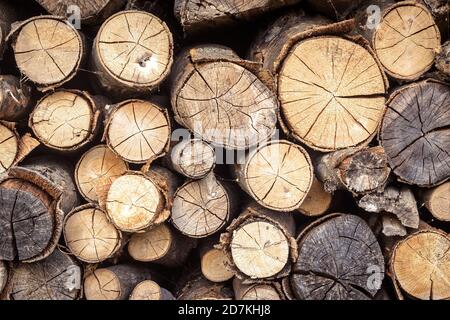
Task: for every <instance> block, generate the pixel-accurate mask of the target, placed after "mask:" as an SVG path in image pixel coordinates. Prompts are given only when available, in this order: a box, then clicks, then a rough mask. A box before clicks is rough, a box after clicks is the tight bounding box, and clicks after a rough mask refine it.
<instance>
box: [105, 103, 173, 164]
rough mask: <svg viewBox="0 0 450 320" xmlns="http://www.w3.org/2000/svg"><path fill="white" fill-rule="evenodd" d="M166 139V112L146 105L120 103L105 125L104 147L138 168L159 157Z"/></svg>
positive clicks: (154, 106)
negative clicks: (138, 165)
mask: <svg viewBox="0 0 450 320" xmlns="http://www.w3.org/2000/svg"><path fill="white" fill-rule="evenodd" d="M169 138H170V121H169V116H168V113H167V110H166V109H162V108H160V107H158V106H157V105H155V104H153V103H151V102H148V101H143V100H136V99H134V100H127V101H123V102H121V103H119V104H118V105H117V106H115V108H114V109H113V111H112V112H111V114H110V115H109V117H108V120H107V122H106V128H105V140H106V143H107V145H108V146H109V147H110V148H111V150H112V151H113V152H114V153H115V154H117V155H118V156H120V157H121V158H122V159H124V160H125V161H127V162H131V163H139V164H141V163H145V162H151V161H153V160H154V159H156V158H158V157H160V156H162V155H163V154H164V153H165V152H166V151H167V148H168V145H169V140H170V139H169Z"/></svg>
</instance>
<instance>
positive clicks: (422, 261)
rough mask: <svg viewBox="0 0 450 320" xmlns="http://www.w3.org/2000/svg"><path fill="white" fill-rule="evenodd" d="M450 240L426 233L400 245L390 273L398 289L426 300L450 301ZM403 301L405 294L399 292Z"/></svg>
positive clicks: (432, 233) (425, 231) (441, 235)
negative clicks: (449, 299)
mask: <svg viewBox="0 0 450 320" xmlns="http://www.w3.org/2000/svg"><path fill="white" fill-rule="evenodd" d="M449 270H450V238H449V236H448V235H447V234H445V233H442V232H438V231H434V230H424V231H419V232H416V233H414V234H412V235H410V236H409V237H407V238H406V239H404V240H402V241H400V242H399V243H398V244H397V245H396V246H395V248H394V251H393V254H392V257H391V261H390V271H391V274H392V280H393V281H394V284H395V285H396V288H397V289H398V288H401V289H402V290H403V292H406V294H407V295H408V296H411V297H413V298H416V299H422V300H441V299H442V300H447V299H448V298H449V297H450V274H449V272H448V271H449ZM397 293H398V294H399V297H400V298H401V299H402V298H403V295H402V292H401V291H399V290H397Z"/></svg>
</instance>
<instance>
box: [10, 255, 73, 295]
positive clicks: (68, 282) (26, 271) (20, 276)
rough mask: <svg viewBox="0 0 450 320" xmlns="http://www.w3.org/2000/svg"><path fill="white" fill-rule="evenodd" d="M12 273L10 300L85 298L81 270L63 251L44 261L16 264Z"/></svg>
mask: <svg viewBox="0 0 450 320" xmlns="http://www.w3.org/2000/svg"><path fill="white" fill-rule="evenodd" d="M10 273H11V275H10V278H9V281H8V284H7V287H6V288H5V295H6V298H7V299H8V300H76V299H78V298H79V297H80V295H81V279H82V271H81V268H80V267H79V266H78V264H77V262H76V261H75V259H73V258H72V257H71V256H69V255H67V254H64V253H63V252H61V251H60V250H59V249H57V250H55V251H54V252H53V253H52V254H51V255H50V256H49V257H47V258H46V259H44V260H42V261H38V262H34V263H16V264H15V265H14V266H13V267H12V268H11V270H10Z"/></svg>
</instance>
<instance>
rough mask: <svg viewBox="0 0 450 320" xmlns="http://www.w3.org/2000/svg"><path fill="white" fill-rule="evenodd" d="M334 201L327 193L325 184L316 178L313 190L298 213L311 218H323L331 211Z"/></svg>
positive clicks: (312, 186)
mask: <svg viewBox="0 0 450 320" xmlns="http://www.w3.org/2000/svg"><path fill="white" fill-rule="evenodd" d="M332 200H333V195H332V194H331V193H329V192H326V191H325V189H324V185H323V183H322V182H320V181H319V180H318V179H316V178H314V179H313V182H312V185H311V189H310V190H309V192H308V193H307V195H306V198H305V200H304V201H303V203H302V204H301V206H300V208H298V211H300V212H301V213H302V214H304V215H306V216H309V217H317V216H321V215H323V214H324V213H326V212H327V211H328V209H330V206H331V202H332Z"/></svg>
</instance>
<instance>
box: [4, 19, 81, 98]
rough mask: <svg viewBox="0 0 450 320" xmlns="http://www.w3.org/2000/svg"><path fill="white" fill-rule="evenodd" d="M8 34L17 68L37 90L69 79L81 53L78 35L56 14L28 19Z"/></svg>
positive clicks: (75, 70) (52, 86)
mask: <svg viewBox="0 0 450 320" xmlns="http://www.w3.org/2000/svg"><path fill="white" fill-rule="evenodd" d="M10 37H11V38H12V48H13V50H14V57H15V59H16V63H17V67H18V68H19V70H20V72H21V73H22V74H23V75H24V76H25V77H26V79H28V80H30V81H32V82H33V83H34V84H35V85H36V87H37V88H38V90H40V91H47V90H52V89H54V88H56V87H59V86H61V85H62V84H63V83H66V82H67V81H69V80H70V79H72V78H73V77H74V76H75V74H76V73H77V71H78V68H79V67H80V64H81V62H82V59H83V56H84V49H85V45H84V43H83V39H82V37H81V34H80V33H79V32H78V31H77V30H76V29H75V28H74V27H73V26H72V25H71V24H70V23H67V22H66V21H65V20H64V19H63V18H60V17H57V16H39V17H33V18H30V19H28V20H26V21H24V22H22V23H21V24H20V25H18V26H15V28H14V30H12V31H11V33H10ZM43 70H45V72H43Z"/></svg>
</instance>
